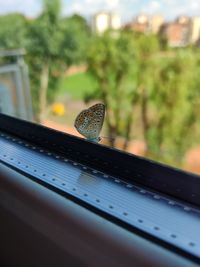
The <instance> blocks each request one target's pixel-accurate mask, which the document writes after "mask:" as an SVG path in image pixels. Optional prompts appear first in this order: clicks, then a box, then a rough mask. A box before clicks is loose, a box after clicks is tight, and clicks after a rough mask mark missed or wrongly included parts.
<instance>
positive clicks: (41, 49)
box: [27, 0, 88, 120]
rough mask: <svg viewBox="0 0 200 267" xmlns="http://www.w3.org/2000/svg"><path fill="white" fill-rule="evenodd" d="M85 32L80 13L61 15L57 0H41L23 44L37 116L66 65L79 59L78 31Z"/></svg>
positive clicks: (42, 111)
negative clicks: (26, 54) (75, 15)
mask: <svg viewBox="0 0 200 267" xmlns="http://www.w3.org/2000/svg"><path fill="white" fill-rule="evenodd" d="M83 25H84V26H83ZM87 33H88V29H87V27H86V23H84V19H82V20H81V17H72V18H62V17H61V1H60V0H52V1H48V0H43V12H42V13H41V15H40V16H39V17H37V18H36V19H35V20H33V21H32V22H31V23H30V25H29V31H28V37H29V38H28V39H29V44H28V46H27V49H28V53H29V56H28V60H29V66H30V75H31V82H32V87H33V96H34V99H36V98H38V99H39V103H38V100H36V101H35V104H36V106H35V108H36V110H37V109H38V108H39V116H40V117H39V119H40V120H42V119H43V117H44V115H45V112H46V107H47V103H48V102H49V101H50V102H51V101H52V100H53V99H54V96H55V94H56V92H57V88H58V81H59V79H60V77H61V76H62V74H64V72H65V71H66V68H67V67H69V66H70V65H71V64H72V63H77V62H80V61H81V60H82V59H83V57H82V54H83V45H82V46H81V45H80V44H79V43H80V40H79V34H81V36H83V35H84V34H85V35H84V36H86V35H87ZM80 51H81V52H80ZM37 103H38V104H39V106H38V105H37Z"/></svg>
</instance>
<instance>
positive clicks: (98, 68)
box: [87, 32, 136, 145]
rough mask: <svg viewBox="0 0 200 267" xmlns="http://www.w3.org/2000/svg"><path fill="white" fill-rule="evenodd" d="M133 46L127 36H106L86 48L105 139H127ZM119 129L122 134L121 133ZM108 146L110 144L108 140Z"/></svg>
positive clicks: (133, 93)
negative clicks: (102, 105) (104, 112)
mask: <svg viewBox="0 0 200 267" xmlns="http://www.w3.org/2000/svg"><path fill="white" fill-rule="evenodd" d="M134 60H135V53H134V42H133V38H132V36H131V35H130V34H129V33H123V32H121V33H120V32H106V33H105V34H104V35H102V36H95V37H94V38H93V40H92V41H91V43H90V45H89V47H88V53H87V63H88V71H89V73H90V74H91V75H92V77H93V78H94V79H95V80H96V81H97V84H98V92H97V95H99V96H100V98H101V99H102V100H103V102H104V103H105V104H106V107H107V115H106V123H107V128H108V135H109V136H111V137H115V136H117V135H119V134H125V135H127V138H128V139H129V132H130V131H129V130H128V129H129V128H130V124H131V122H132V116H130V113H131V110H132V104H133V102H134V101H135V99H136V91H135V84H134V82H131V80H130V75H134V73H135V68H134V64H133V62H134ZM122 124H123V129H125V128H126V129H127V130H126V131H121V129H122V127H121V125H122ZM110 140H111V145H114V141H113V139H112V138H111V139H110Z"/></svg>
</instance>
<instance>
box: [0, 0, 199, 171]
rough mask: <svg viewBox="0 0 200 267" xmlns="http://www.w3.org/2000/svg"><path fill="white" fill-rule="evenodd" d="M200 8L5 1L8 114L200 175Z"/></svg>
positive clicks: (3, 83)
mask: <svg viewBox="0 0 200 267" xmlns="http://www.w3.org/2000/svg"><path fill="white" fill-rule="evenodd" d="M199 51H200V1H199V0H190V1H186V0H177V1H171V0H160V1H156V0H140V1H139V0H129V1H127V0H124V1H119V0H96V1H94V0H73V1H72V0H63V1H61V0H43V1H42V0H26V1H21V0H7V1H4V0H0V111H1V112H3V113H7V114H10V115H12V116H16V117H19V118H23V119H28V120H33V121H36V122H38V123H41V124H44V125H46V126H49V127H52V128H55V129H58V130H60V131H64V132H67V133H70V134H74V135H78V133H77V131H76V130H75V129H74V126H73V125H74V120H75V118H76V116H77V114H78V113H79V112H80V111H81V110H83V109H85V108H88V107H89V106H91V105H93V104H95V103H97V102H102V103H104V104H105V105H106V117H105V121H104V126H103V130H102V132H101V135H103V136H107V137H108V138H103V140H102V141H101V142H102V143H104V144H106V145H109V146H112V147H116V148H118V149H122V150H125V151H128V152H130V153H134V154H137V155H141V156H145V157H148V158H151V159H154V160H157V161H160V162H164V163H167V164H169V165H172V166H177V167H179V168H183V169H185V170H189V171H192V172H195V173H200V138H199V137H200V116H199V114H200V53H199Z"/></svg>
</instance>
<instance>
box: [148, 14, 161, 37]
mask: <svg viewBox="0 0 200 267" xmlns="http://www.w3.org/2000/svg"><path fill="white" fill-rule="evenodd" d="M163 24H164V17H163V16H159V15H154V16H152V17H150V20H149V27H150V31H151V32H152V33H155V34H157V33H159V32H160V29H161V27H162V25H163Z"/></svg>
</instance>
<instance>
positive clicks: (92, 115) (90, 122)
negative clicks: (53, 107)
mask: <svg viewBox="0 0 200 267" xmlns="http://www.w3.org/2000/svg"><path fill="white" fill-rule="evenodd" d="M104 116H105V106H104V105H103V104H101V103H99V104H96V105H94V106H92V107H90V108H88V109H85V110H83V111H82V112H81V113H80V114H79V115H78V116H77V118H76V120H75V123H74V126H75V128H76V129H77V131H78V132H79V133H80V134H81V135H83V136H85V137H86V138H87V139H96V138H98V137H99V134H100V131H101V128H102V126H103V121H104Z"/></svg>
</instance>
